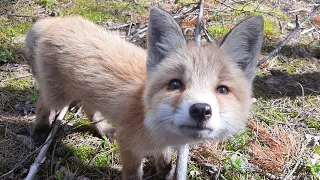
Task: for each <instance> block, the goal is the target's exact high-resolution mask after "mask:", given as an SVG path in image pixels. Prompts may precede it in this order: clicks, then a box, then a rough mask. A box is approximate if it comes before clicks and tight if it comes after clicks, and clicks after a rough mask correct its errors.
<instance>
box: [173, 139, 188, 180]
mask: <svg viewBox="0 0 320 180" xmlns="http://www.w3.org/2000/svg"><path fill="white" fill-rule="evenodd" d="M188 156H189V144H185V145H182V146H180V147H179V150H178V157H177V165H176V172H175V179H176V180H185V179H187V169H188Z"/></svg>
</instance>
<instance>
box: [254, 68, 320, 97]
mask: <svg viewBox="0 0 320 180" xmlns="http://www.w3.org/2000/svg"><path fill="white" fill-rule="evenodd" d="M253 87H254V95H255V97H257V98H258V97H262V98H264V99H276V98H281V97H285V96H288V97H297V96H307V95H319V94H320V72H312V73H305V74H293V75H289V74H286V73H281V72H279V74H277V75H270V76H263V77H256V78H255V80H254V86H253Z"/></svg>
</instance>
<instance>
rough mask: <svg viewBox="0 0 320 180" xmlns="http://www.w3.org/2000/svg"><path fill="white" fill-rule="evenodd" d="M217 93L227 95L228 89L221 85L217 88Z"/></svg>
mask: <svg viewBox="0 0 320 180" xmlns="http://www.w3.org/2000/svg"><path fill="white" fill-rule="evenodd" d="M217 92H218V93H220V94H228V93H229V88H228V87H227V86H225V85H221V86H219V87H218V88H217Z"/></svg>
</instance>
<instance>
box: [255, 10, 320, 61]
mask: <svg viewBox="0 0 320 180" xmlns="http://www.w3.org/2000/svg"><path fill="white" fill-rule="evenodd" d="M319 7H320V5H319V6H316V7H315V8H314V10H313V11H312V12H311V13H310V14H309V15H308V16H307V17H306V19H305V20H304V21H303V22H302V23H299V19H298V16H296V27H295V28H294V29H293V30H292V31H291V33H290V34H289V35H288V37H287V38H286V39H285V40H284V41H282V42H281V43H279V44H277V46H276V48H275V49H274V50H273V51H272V52H271V53H269V54H268V55H267V56H265V57H264V58H262V59H261V60H260V61H259V62H258V66H260V65H262V64H263V63H265V62H266V61H267V60H268V59H270V58H271V57H272V56H274V55H275V54H277V53H278V52H280V51H281V50H282V48H283V47H284V46H285V45H286V44H288V42H289V41H290V40H291V39H292V38H293V36H294V35H295V34H296V33H297V32H298V31H299V30H300V27H301V25H303V24H304V23H306V22H307V21H309V20H310V19H311V18H312V17H313V16H314V15H315V14H316V12H317V10H318V8H319Z"/></svg>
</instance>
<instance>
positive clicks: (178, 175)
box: [175, 0, 204, 180]
mask: <svg viewBox="0 0 320 180" xmlns="http://www.w3.org/2000/svg"><path fill="white" fill-rule="evenodd" d="M203 6H204V0H200V2H199V5H198V6H197V7H199V8H200V10H199V11H200V12H199V16H198V22H197V24H196V29H195V33H194V36H195V38H194V39H195V42H196V43H197V45H198V46H200V40H201V34H200V30H201V21H202V15H203ZM189 148H190V147H189V144H184V145H181V146H180V147H179V149H178V157H177V165H176V171H175V179H176V180H185V179H187V170H188V159H189V158H188V157H189Z"/></svg>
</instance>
